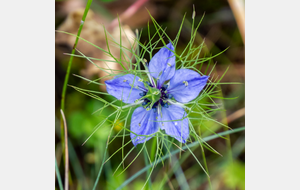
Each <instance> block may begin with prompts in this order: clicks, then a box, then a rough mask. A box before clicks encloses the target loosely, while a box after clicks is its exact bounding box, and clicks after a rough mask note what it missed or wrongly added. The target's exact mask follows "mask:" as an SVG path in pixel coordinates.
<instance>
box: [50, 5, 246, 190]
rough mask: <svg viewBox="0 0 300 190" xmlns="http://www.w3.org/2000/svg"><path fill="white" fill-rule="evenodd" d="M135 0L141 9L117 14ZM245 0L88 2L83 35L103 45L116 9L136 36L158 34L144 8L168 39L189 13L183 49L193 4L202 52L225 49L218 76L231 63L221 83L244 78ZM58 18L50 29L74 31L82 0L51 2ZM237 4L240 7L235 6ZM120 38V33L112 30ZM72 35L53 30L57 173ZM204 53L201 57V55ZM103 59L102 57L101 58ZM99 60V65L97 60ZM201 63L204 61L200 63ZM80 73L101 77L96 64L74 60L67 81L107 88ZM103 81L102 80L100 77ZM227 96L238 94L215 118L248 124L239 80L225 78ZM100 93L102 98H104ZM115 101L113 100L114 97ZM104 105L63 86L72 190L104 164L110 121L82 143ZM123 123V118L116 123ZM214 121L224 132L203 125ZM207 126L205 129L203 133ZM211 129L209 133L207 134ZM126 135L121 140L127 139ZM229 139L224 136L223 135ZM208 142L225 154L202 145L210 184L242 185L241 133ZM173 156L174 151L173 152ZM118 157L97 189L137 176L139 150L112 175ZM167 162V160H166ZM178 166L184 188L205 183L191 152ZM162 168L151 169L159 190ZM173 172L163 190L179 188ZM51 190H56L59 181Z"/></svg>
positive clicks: (87, 185)
mask: <svg viewBox="0 0 300 190" xmlns="http://www.w3.org/2000/svg"><path fill="white" fill-rule="evenodd" d="M136 2H138V3H140V5H139V7H137V9H136V10H134V11H133V13H132V14H129V15H126V14H125V15H124V14H123V15H122V13H124V12H125V13H126V10H128V8H130V7H131V8H132V7H133V8H134V7H136V5H137V4H135V3H136ZM243 3H244V1H232V0H231V1H226V0H201V1H196V0H181V1H172V0H149V1H146V0H142V1H134V0H93V3H92V5H91V9H90V12H89V14H88V17H87V19H86V23H85V25H84V28H83V31H82V33H81V37H82V38H84V39H86V40H88V41H90V42H92V43H94V44H97V45H99V46H100V47H103V46H104V45H105V44H104V42H103V38H104V37H103V36H104V35H103V32H102V31H101V25H100V24H104V25H105V26H106V27H108V28H109V29H110V30H111V31H112V33H114V25H112V24H111V23H112V20H113V19H115V18H116V16H117V15H121V16H120V17H121V18H122V27H124V28H125V29H126V33H127V34H134V33H135V29H138V30H141V29H143V33H142V35H141V39H140V41H141V42H145V41H147V39H148V36H147V33H146V31H147V25H148V22H149V27H150V31H151V33H154V32H155V28H154V27H153V25H152V23H151V22H150V20H151V19H150V17H149V15H148V12H147V10H146V8H147V9H148V10H149V11H150V13H151V14H152V16H153V17H154V18H155V19H156V21H157V22H158V23H159V24H160V25H161V26H163V27H166V32H167V34H168V35H169V37H170V38H171V39H175V37H176V34H177V32H178V29H179V26H180V24H181V21H182V18H183V16H184V14H185V13H186V22H184V25H183V29H182V33H181V36H180V39H179V42H178V46H177V49H178V50H179V51H180V50H181V49H183V48H184V47H185V46H186V44H187V43H188V41H189V39H190V32H191V31H190V30H191V22H192V11H193V5H194V6H195V10H196V17H195V20H196V24H197V22H198V21H200V19H201V17H202V16H203V14H205V16H204V19H203V22H202V23H201V25H200V27H199V30H198V35H197V37H196V40H195V44H198V45H199V44H200V43H202V41H203V39H205V45H206V47H205V49H203V52H202V54H203V55H204V54H212V55H214V54H217V53H219V52H221V51H223V50H224V49H226V48H228V47H229V49H228V50H227V51H225V52H224V53H222V54H221V55H219V56H218V57H216V58H214V59H213V61H214V62H217V65H216V69H215V71H216V73H215V74H216V75H219V76H221V75H222V74H223V73H224V72H225V70H226V69H227V68H228V67H229V69H228V72H227V74H226V75H225V77H224V78H223V80H222V82H240V83H244V82H245V52H244V51H245V46H244V15H243V14H244V9H243V8H244V7H243ZM55 5H56V8H55V9H56V10H55V11H56V17H55V29H57V30H62V31H67V32H71V33H74V34H76V33H77V30H78V27H79V24H80V20H81V16H82V13H83V10H84V8H85V5H86V1H83V0H69V1H56V2H55ZM239 5H241V6H239ZM115 35H116V36H118V35H117V34H115ZM74 42H75V38H72V37H71V36H68V35H66V34H58V33H56V39H55V52H56V57H55V103H56V105H55V106H56V111H55V112H56V113H55V120H56V126H55V156H56V159H57V162H58V166H59V169H60V173H61V176H62V178H63V177H64V175H63V174H64V164H63V160H62V152H63V151H62V146H61V138H60V137H61V136H60V112H59V109H60V99H61V93H62V86H63V82H64V77H65V73H66V70H67V66H68V61H69V58H70V57H69V56H67V55H64V54H63V53H71V51H72V47H73V45H74ZM77 48H78V49H79V50H80V51H82V52H83V53H84V54H85V55H87V56H91V57H97V58H102V57H103V55H102V54H101V52H100V50H99V49H97V48H95V47H93V46H91V45H88V44H86V43H83V42H82V41H80V42H79V44H78V46H77ZM202 54H201V55H202ZM99 64H100V63H99ZM100 65H101V64H100ZM204 68H205V66H204ZM73 74H77V75H80V76H84V77H87V78H90V79H96V78H99V77H101V76H102V75H103V73H101V72H99V69H97V68H96V67H95V66H93V65H92V64H91V63H89V62H88V61H86V60H85V59H82V58H74V60H73V64H72V68H71V75H70V78H69V84H71V85H74V86H77V87H80V88H84V89H90V90H95V91H103V90H105V89H103V88H99V86H97V85H91V84H88V82H86V81H84V80H82V79H80V78H78V77H75V76H73ZM102 82H103V81H102ZM221 89H222V93H223V96H224V97H229V98H232V97H236V98H235V99H232V100H224V101H223V104H224V108H225V110H226V111H224V112H220V113H217V114H216V116H215V117H216V118H214V119H216V120H217V121H220V122H224V123H227V122H228V126H229V127H231V128H232V129H234V128H238V127H242V126H245V117H244V114H245V109H244V108H245V86H244V84H230V85H221ZM105 98H107V97H106V96H105ZM111 100H113V99H111ZM102 106H103V103H101V102H99V101H97V100H95V99H93V98H91V97H89V96H86V95H84V94H82V93H80V92H78V91H76V90H74V89H73V88H70V87H68V88H67V94H66V104H65V116H66V120H67V124H68V138H69V154H70V177H69V182H70V189H71V190H73V189H74V190H75V189H92V187H93V184H94V182H95V179H96V177H97V174H98V172H99V168H100V165H101V162H102V160H103V153H104V148H105V143H106V139H107V136H108V134H109V130H110V122H109V121H108V122H107V124H106V125H105V126H104V127H102V128H101V129H100V130H98V131H96V132H95V134H94V135H93V136H92V137H91V138H90V139H89V140H88V141H87V143H86V144H85V145H84V146H81V144H82V143H83V142H84V141H85V140H86V139H87V138H88V137H89V136H90V135H91V134H92V132H93V131H94V127H95V126H96V125H97V124H98V123H100V122H101V121H102V120H103V116H105V115H109V114H110V113H111V111H112V110H110V109H109V108H108V109H104V110H103V111H102V113H101V116H99V114H93V112H95V111H96V110H98V109H99V108H101V107H102ZM120 125H122V124H120ZM206 125H208V126H212V130H214V131H216V132H221V131H224V128H222V127H221V126H216V125H215V123H207V124H206ZM120 129H121V127H120V126H116V127H115V128H114V133H115V134H116V133H117V132H118V131H119V130H120ZM203 132H205V131H203ZM207 134H209V133H207ZM129 139H130V138H129V137H127V138H125V140H126V141H127V140H129ZM227 143H228V141H227ZM209 144H210V145H211V146H212V147H213V148H214V149H216V150H217V151H218V152H220V153H221V154H222V155H224V156H223V157H220V156H218V155H216V154H213V153H211V152H210V151H205V154H206V160H207V164H208V168H209V173H210V176H211V181H212V186H213V189H220V190H223V189H224V190H227V189H228V190H229V189H245V188H244V185H245V134H244V132H239V133H235V134H232V135H230V146H231V153H230V149H228V147H226V140H224V139H222V138H218V139H215V140H212V141H209ZM121 145H122V138H117V139H116V140H115V141H114V142H113V143H112V144H110V146H109V147H108V154H110V155H111V154H112V153H114V152H115V151H116V150H117V149H118V148H119V147H120V146H121ZM132 146H133V145H130V146H126V148H125V153H127V152H128V151H129V150H130V149H131V148H132ZM137 153H138V149H136V150H134V151H133V153H132V154H130V156H129V157H128V158H127V159H126V161H125V165H127V164H129V163H130V162H131V160H132V159H133V158H134V157H135V155H136V154H137ZM194 154H195V155H196V156H197V157H198V159H199V160H200V162H202V161H203V160H202V155H201V151H200V148H199V147H198V148H196V149H194ZM227 155H232V158H233V160H232V162H230V161H228V159H226V158H227ZM177 159H178V155H177ZM120 162H121V153H120V154H119V153H118V154H116V155H115V156H114V157H112V159H110V161H109V162H107V163H106V164H105V165H104V169H103V171H102V174H101V177H100V181H99V184H98V186H97V189H116V188H117V187H118V186H120V185H121V184H122V183H123V182H124V181H125V180H126V179H128V178H129V177H130V176H132V175H133V174H135V173H136V172H137V171H139V170H140V169H142V168H143V167H144V166H145V162H144V159H143V157H142V156H140V157H139V158H138V159H137V160H135V162H134V164H133V165H132V166H130V167H129V168H128V169H127V170H126V171H125V172H124V173H123V174H121V175H118V172H121V170H122V169H121V168H122V167H121V168H120V169H119V171H118V172H117V174H116V175H112V174H113V172H114V170H115V169H116V168H117V166H118V165H119V163H120ZM168 164H170V163H168ZM181 169H182V172H183V173H184V175H185V178H186V180H187V182H188V186H189V189H199V190H202V189H203V190H204V189H209V187H208V182H207V178H206V176H205V174H204V172H203V171H202V169H201V168H200V167H199V165H198V164H197V162H196V160H195V159H194V157H193V156H191V155H190V156H189V157H188V158H187V159H186V160H185V161H184V162H183V163H182V164H181ZM165 172H167V171H166V166H164V167H163V166H162V165H161V164H158V165H157V167H156V168H155V170H154V171H153V174H152V177H151V181H152V186H153V189H157V188H158V186H159V185H160V182H161V179H162V178H163V177H164V173H165ZM145 180H146V173H144V174H142V175H140V176H139V177H138V178H137V179H135V180H134V181H133V182H131V183H130V184H129V185H128V186H127V187H125V188H124V189H141V188H142V186H143V185H144V182H145ZM178 181H179V180H178V176H177V177H176V174H172V175H171V176H170V178H169V181H168V182H166V183H165V184H164V186H163V189H182V188H180V182H178ZM55 183H56V189H59V187H58V182H57V180H56V182H55Z"/></svg>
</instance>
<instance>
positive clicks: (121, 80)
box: [105, 74, 145, 103]
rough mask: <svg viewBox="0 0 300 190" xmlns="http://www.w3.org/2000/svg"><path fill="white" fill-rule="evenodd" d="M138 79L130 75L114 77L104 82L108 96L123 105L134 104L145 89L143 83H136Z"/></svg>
mask: <svg viewBox="0 0 300 190" xmlns="http://www.w3.org/2000/svg"><path fill="white" fill-rule="evenodd" d="M139 79H140V78H139V77H138V76H135V75H132V74H127V75H124V76H116V77H114V78H113V79H111V80H107V81H105V84H106V90H107V92H108V93H109V94H110V95H112V96H114V97H116V98H117V99H119V100H122V101H123V102H125V103H134V101H135V100H136V99H139V98H141V96H140V93H141V92H143V91H142V89H145V86H144V83H142V82H140V81H138V80H139ZM132 85H133V86H134V87H133V88H132V87H131V86H132Z"/></svg>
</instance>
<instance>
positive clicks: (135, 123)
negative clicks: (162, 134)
mask: <svg viewBox="0 0 300 190" xmlns="http://www.w3.org/2000/svg"><path fill="white" fill-rule="evenodd" d="M156 117H157V112H155V111H154V109H151V110H149V111H146V109H145V108H143V107H138V108H136V109H135V110H134V112H133V114H132V117H131V124H130V130H131V131H133V132H134V133H136V134H138V135H151V134H153V133H156V132H157V131H158V128H159V126H158V123H157V122H154V121H156ZM130 137H131V139H132V143H133V145H134V146H136V145H137V144H140V143H143V142H145V141H147V140H149V139H151V138H152V137H145V136H137V135H135V134H133V133H130Z"/></svg>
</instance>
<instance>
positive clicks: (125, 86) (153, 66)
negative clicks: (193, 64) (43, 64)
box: [105, 43, 208, 146]
mask: <svg viewBox="0 0 300 190" xmlns="http://www.w3.org/2000/svg"><path fill="white" fill-rule="evenodd" d="M170 50H171V51H170ZM173 52H174V47H173V45H172V44H171V43H169V44H167V45H166V47H163V48H161V49H160V50H159V51H158V52H157V53H156V54H155V55H154V56H153V58H152V59H151V61H150V63H149V68H148V66H147V65H146V63H144V66H145V68H146V71H147V75H148V78H149V81H144V80H143V79H141V78H139V77H138V76H136V75H133V74H127V75H123V76H116V77H114V78H113V79H111V80H108V81H106V82H105V84H106V88H107V92H108V93H109V94H111V95H112V96H114V97H116V98H118V99H119V100H121V101H123V102H125V103H128V104H132V105H137V104H138V105H142V106H141V107H138V108H136V109H135V110H134V112H133V114H132V117H131V126H130V130H131V131H132V132H134V133H135V134H133V133H130V137H131V139H132V142H133V144H134V146H136V145H137V144H140V143H143V142H145V141H147V140H149V139H150V138H152V137H153V136H154V133H156V132H157V131H158V130H159V129H162V130H164V131H165V133H166V134H168V135H170V136H172V137H174V138H175V139H177V140H178V141H180V142H182V143H185V142H186V140H187V138H188V136H189V121H188V118H187V117H186V116H187V113H186V112H185V110H184V108H183V107H184V106H183V103H188V102H190V101H191V100H193V99H195V98H196V97H197V96H198V95H199V93H200V91H201V90H202V89H203V88H204V86H205V85H206V83H207V80H208V76H205V75H203V76H200V74H199V73H197V72H195V71H193V70H190V69H178V70H175V65H176V64H175V55H174V53H173ZM174 120H175V121H174ZM136 134H137V135H136ZM146 135H149V136H146Z"/></svg>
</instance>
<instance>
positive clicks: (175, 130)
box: [158, 105, 189, 143]
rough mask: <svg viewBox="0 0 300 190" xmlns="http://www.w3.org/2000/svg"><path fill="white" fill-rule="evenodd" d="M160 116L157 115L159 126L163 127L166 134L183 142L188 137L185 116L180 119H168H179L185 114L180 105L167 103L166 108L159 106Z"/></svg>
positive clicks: (187, 125) (187, 123)
mask: <svg viewBox="0 0 300 190" xmlns="http://www.w3.org/2000/svg"><path fill="white" fill-rule="evenodd" d="M161 112H162V117H161V116H160V115H159V116H158V121H165V122H159V125H160V128H161V129H164V130H165V132H166V134H168V135H170V136H172V137H174V138H175V139H177V140H178V141H179V142H182V143H185V142H186V140H187V138H188V137H189V121H188V118H185V119H183V120H181V121H170V120H179V119H182V118H183V117H185V116H186V115H187V114H186V112H185V111H184V109H183V108H182V107H179V106H176V105H169V107H168V108H165V107H162V108H161Z"/></svg>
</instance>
